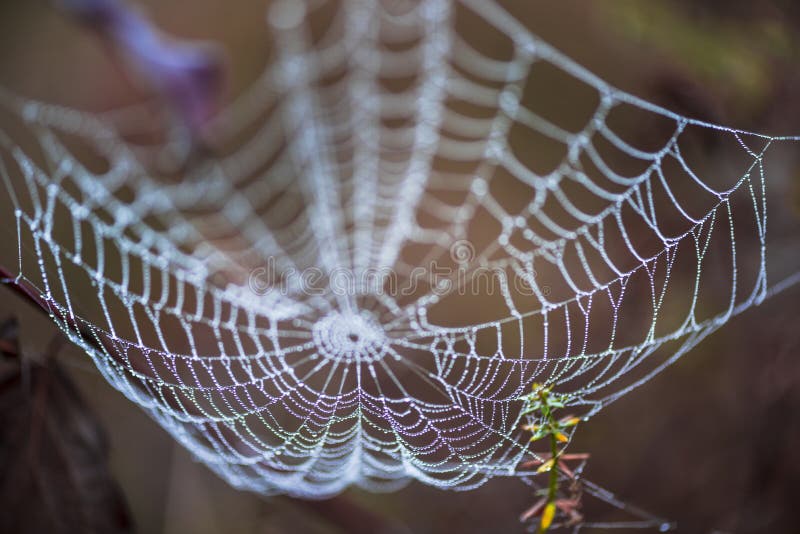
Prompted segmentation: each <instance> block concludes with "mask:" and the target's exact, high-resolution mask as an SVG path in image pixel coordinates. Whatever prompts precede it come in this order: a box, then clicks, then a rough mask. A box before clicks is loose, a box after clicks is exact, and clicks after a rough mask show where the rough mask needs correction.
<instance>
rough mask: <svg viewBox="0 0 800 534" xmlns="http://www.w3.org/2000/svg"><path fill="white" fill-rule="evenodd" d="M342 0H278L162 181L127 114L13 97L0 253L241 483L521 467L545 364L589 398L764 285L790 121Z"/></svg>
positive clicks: (103, 358) (337, 481)
mask: <svg viewBox="0 0 800 534" xmlns="http://www.w3.org/2000/svg"><path fill="white" fill-rule="evenodd" d="M328 7H329V6H328V3H326V2H307V3H305V4H304V3H302V2H294V1H291V2H290V1H283V2H276V3H274V5H273V6H271V8H270V10H269V16H268V22H269V30H270V33H271V35H272V37H273V43H274V51H273V52H274V54H273V59H272V60H271V62H270V64H269V67H268V68H267V70H266V71H265V72H264V74H263V75H262V77H261V78H260V79H259V80H258V81H257V82H256V83H255V84H254V85H253V87H252V88H251V89H250V90H249V91H248V92H246V94H245V95H244V96H242V97H241V98H240V99H239V100H238V101H237V102H235V103H234V104H233V105H232V106H231V108H230V109H227V110H225V111H224V112H223V113H222V114H221V117H219V118H218V119H217V121H216V123H215V125H214V132H215V135H216V137H217V139H216V140H217V142H218V145H219V146H220V147H224V148H223V149H220V150H219V152H218V153H216V154H215V155H211V156H205V157H203V158H201V160H200V161H199V162H196V163H194V164H192V165H191V166H187V167H186V170H185V171H183V172H180V173H177V174H180V176H179V178H178V179H175V176H174V175H175V174H176V173H174V172H173V173H167V172H160V171H158V170H157V166H154V165H144V164H143V163H142V158H141V150H140V149H141V147H139V146H137V145H136V144H135V143H133V142H132V141H130V140H129V139H128V137H126V136H125V135H124V134H125V133H126V132H125V129H126V128H130V127H131V126H130V124H128V123H127V122H126V120H127V119H126V117H128V115H126V112H125V111H124V110H121V111H119V112H118V113H117V114H112V115H108V116H98V115H91V114H87V113H82V112H78V111H75V110H69V109H64V108H60V107H56V106H52V105H47V104H43V103H37V102H32V101H28V100H25V99H21V98H18V97H15V96H11V95H8V94H6V93H3V98H2V102H3V108H4V111H3V113H5V115H6V116H7V117H11V118H9V119H8V121H12V120H15V121H17V122H18V123H19V124H21V125H22V126H21V127H19V128H17V129H14V128H12V127H11V126H8V127H7V128H4V129H3V130H0V140H2V144H1V145H0V146H1V147H2V152H0V153H2V167H0V170H1V171H2V176H3V183H4V189H5V191H6V193H7V198H5V199H4V200H3V202H5V203H6V204H3V211H2V212H0V213H2V217H3V223H4V224H5V225H6V226H7V228H11V229H14V228H16V232H13V231H11V232H8V231H7V232H5V233H4V234H3V239H4V244H3V247H2V248H3V250H2V254H3V256H2V258H3V263H4V264H6V265H9V266H13V265H14V264H16V265H17V266H18V273H16V275H17V277H16V280H17V281H22V282H24V283H25V284H28V285H29V286H30V287H32V288H35V289H34V291H35V292H36V293H37V294H38V296H39V297H40V298H41V299H42V300H43V301H44V302H45V303H46V304H47V306H48V307H49V308H50V309H51V310H52V317H53V319H54V320H55V322H56V323H58V324H59V326H60V327H61V328H62V329H63V330H64V331H65V332H66V333H67V334H68V335H69V336H70V339H71V340H72V341H73V342H75V343H76V344H78V345H80V346H81V347H82V348H83V349H85V350H86V352H87V353H88V354H89V355H90V356H91V357H92V358H93V360H94V362H95V363H96V365H97V367H98V368H99V369H100V371H101V372H102V373H103V374H104V376H105V377H106V378H107V379H108V381H109V382H110V383H111V384H112V385H113V386H114V387H116V388H117V389H119V390H120V391H121V392H123V393H124V394H125V395H127V396H128V397H129V398H130V399H132V400H133V401H134V402H136V403H138V404H139V405H141V406H142V407H143V408H144V409H146V410H147V411H148V412H149V413H150V414H151V415H152V416H153V417H154V418H155V419H156V420H157V421H158V422H159V423H160V424H161V425H162V426H163V427H164V428H165V429H167V430H168V431H169V432H170V433H171V434H172V435H173V436H174V437H175V438H176V439H177V440H179V441H180V442H181V443H182V444H183V445H184V446H185V447H187V448H188V449H189V450H190V451H192V453H193V454H195V455H196V456H197V457H198V458H199V459H200V460H202V461H203V462H205V463H206V464H208V465H209V467H211V468H212V469H213V470H214V471H216V472H217V473H219V475H221V476H222V477H223V478H225V479H226V480H227V481H229V482H230V483H231V484H232V485H234V486H235V487H238V488H246V489H250V490H253V491H257V492H262V493H289V494H293V495H298V496H305V497H324V496H328V495H331V494H334V493H336V492H339V491H341V490H342V489H344V488H345V487H347V486H349V485H353V484H355V485H359V486H362V487H364V488H366V489H369V490H391V489H394V488H397V487H400V486H401V485H403V484H404V483H406V482H407V481H408V480H411V479H417V480H420V481H422V482H425V483H427V484H431V485H435V486H439V487H442V488H459V489H467V488H472V487H475V486H478V485H480V484H482V483H483V482H485V481H486V480H487V479H489V478H491V477H492V476H496V475H518V476H524V475H526V473H525V472H521V471H520V470H518V469H517V466H518V465H519V464H520V462H521V461H523V460H524V459H526V458H530V455H531V451H530V446H529V444H528V443H527V437H528V436H527V435H526V433H525V432H523V431H522V430H521V429H520V426H521V422H522V421H521V417H520V415H519V412H520V408H521V403H520V401H519V400H518V398H519V397H520V396H521V395H523V394H524V393H526V392H527V391H529V388H530V385H531V383H532V382H534V381H536V382H546V383H549V384H552V385H553V387H554V389H555V390H557V391H559V392H561V393H565V394H568V395H569V398H570V399H571V401H570V407H569V408H570V409H571V410H574V411H576V412H581V411H582V412H583V413H584V414H586V415H587V416H588V415H591V414H593V413H595V412H597V411H598V410H599V409H601V408H602V407H603V406H605V405H607V404H608V403H610V402H612V401H613V400H615V399H617V398H618V397H620V396H621V395H623V394H625V393H626V392H628V391H630V390H631V389H632V388H634V387H636V386H637V385H639V384H641V383H643V382H644V381H646V380H647V379H649V378H650V377H652V376H654V375H655V374H656V373H658V372H659V371H660V370H662V369H663V368H664V367H666V366H667V365H669V364H670V363H671V362H673V361H675V360H676V359H677V358H679V357H680V356H681V355H683V354H684V353H686V352H687V351H688V350H689V349H691V348H692V347H694V346H695V345H696V344H697V343H698V342H699V341H701V340H702V339H703V338H705V337H706V336H707V335H708V334H709V333H711V332H713V331H714V330H716V329H717V328H718V327H720V326H721V325H722V324H724V323H725V322H726V321H727V320H728V319H729V318H730V317H731V316H733V315H735V314H737V313H739V312H741V311H743V310H745V309H747V308H749V307H750V306H752V305H754V304H757V303H758V302H760V301H761V300H762V299H763V298H764V297H765V295H766V294H767V293H768V291H770V289H769V286H768V284H767V279H766V264H765V261H766V257H767V256H766V245H765V243H766V238H765V236H766V219H767V211H766V208H767V205H766V197H765V187H766V180H765V168H764V163H763V158H764V155H765V153H766V152H767V150H768V149H769V148H770V147H772V146H774V145H776V144H779V143H783V142H786V141H792V140H796V139H791V138H778V137H769V136H764V135H757V134H751V133H746V132H741V131H737V130H733V129H728V128H724V127H719V126H715V125H710V124H705V123H701V122H698V121H694V120H691V119H688V118H685V117H682V116H678V115H675V114H673V113H670V112H668V111H665V110H663V109H661V108H658V107H656V106H653V105H650V104H648V103H646V102H644V101H641V100H639V99H637V98H635V97H632V96H630V95H628V94H626V93H623V92H621V91H619V90H616V89H614V88H612V87H609V86H608V85H607V84H605V83H604V82H603V81H602V80H600V79H598V78H596V77H595V76H593V75H592V74H590V73H589V72H587V71H586V70H584V69H583V68H581V67H580V66H578V65H576V64H575V63H574V62H572V61H571V60H569V59H568V58H566V57H564V56H563V55H561V54H560V53H559V52H557V51H556V50H554V49H553V48H551V47H550V46H549V45H548V44H546V43H545V42H543V41H542V40H540V39H539V38H538V37H536V36H535V35H532V34H531V33H530V32H529V31H528V30H527V29H526V28H525V26H524V25H523V24H522V23H521V22H519V21H518V20H517V19H515V18H514V17H513V16H511V15H510V14H509V13H507V12H506V11H504V9H503V8H501V7H500V6H499V5H498V4H497V3H495V2H493V1H489V0H460V1H458V2H448V1H444V0H425V1H420V2H418V3H417V2H386V3H377V2H370V1H365V0H364V1H362V0H348V1H344V2H342V3H341V5H339V4H337V5H336V9H335V10H333V11H330V10H328V11H325V10H326V9H327V8H328ZM315 13H322V15H320V17H322V18H326V17H327V19H326V24H324V25H322V29H320V24H315V22H314V16H315ZM487 43H488V44H487ZM539 80H545V81H547V80H549V83H551V85H554V86H555V88H556V92H555V94H557V95H560V96H561V97H563V98H564V99H567V100H569V99H571V98H575V99H576V100H575V102H574V103H573V102H572V101H567V102H562V103H561V104H557V105H553V106H550V105H547V106H544V108H542V109H540V108H541V106H539V107H537V104H538V103H540V100H537V98H538V97H537V95H538V94H539V93H537V92H536V88H537V84H538V83H539ZM562 87H563V93H562V92H561V89H562ZM576 91H577V93H576ZM581 91H582V93H580V92H581ZM578 93H580V94H584V95H587V96H586V98H583V99H582V102H579V101H578V100H577V96H575V95H576V94H578ZM585 102H590V103H591V109H587V112H586V113H582V112H581V111H580V110H579V109H577V108H580V107H581V105H583V104H585ZM626 114H628V115H630V116H631V117H633V118H632V119H630V120H632V121H634V122H635V123H637V124H639V123H641V122H642V121H644V122H646V123H647V124H649V125H650V126H651V128H650V130H648V131H652V132H661V133H663V134H664V135H663V139H659V140H658V141H657V142H655V141H653V139H649V140H646V141H647V143H645V144H649V145H650V146H649V147H648V148H647V149H645V148H640V145H641V143H639V144H637V142H639V141H641V140H642V139H641V136H640V137H639V138H637V139H633V140H630V139H629V140H626V139H624V138H623V134H622V132H621V131H617V129H615V127H614V126H613V124H614V121H615V120H617V119H616V117H623V119H619V120H622V122H621V123H620V124H623V125H624V124H628V125H630V123H625V122H624V117H625V116H626ZM129 118H130V117H128V119H129ZM128 122H129V121H128ZM9 124H10V122H9ZM126 124H127V126H125V125H126ZM621 129H624V128H621ZM21 131H24V134H23V133H20V132H21ZM653 135H654V136H657V135H658V134H653ZM26 136H27V137H26ZM18 137H20V138H22V137H25V139H24V140H21V139H18ZM634 141H636V142H634ZM76 143H77V144H79V145H80V147H78V148H76ZM697 145H704V146H713V147H714V150H715V151H716V152H715V153H718V154H724V156H725V157H724V158H722V159H723V160H724V161H723V162H722V163H721V164H719V163H716V164H712V163H709V162H708V161H704V160H702V159H699V160H696V161H693V160H692V157H693V156H692V154H695V153H696V151H695V150H694V148H695V147H696V146H697ZM81 147H82V148H81ZM87 147H88V149H87ZM231 147H233V148H231ZM87 153H89V154H90V156H87ZM545 160H547V161H545ZM545 167H546V168H545ZM12 215H13V220H12ZM15 254H16V256H17V257H16V258H15V257H14V255H15ZM9 258H12V259H11V260H10V261H9ZM432 265H434V266H436V267H437V268H439V269H440V270H441V269H444V270H443V271H442V272H444V273H446V274H445V275H443V276H440V277H439V278H438V279H436V280H432V278H431V277H430V276H429V275H430V271H431V268H430V266H432ZM267 268H269V269H267ZM420 268H422V269H423V270H422V271H420ZM270 269H271V271H270ZM309 269H316V271H312V272H314V273H318V274H320V277H319V279H318V282H319V283H318V284H317V285H316V286H315V287H314V288H312V289H313V290H311V289H310V288H309V287H308V285H307V284H304V283H303V282H304V280H305V279H303V278H302V277H299V276H295V277H286V280H285V281H284V280H282V285H281V287H280V288H278V285H277V284H276V283H275V280H274V279H272V278H269V276H268V274H265V273H268V272H272V273H278V274H279V275H281V276H282V275H284V274H286V273H308V272H309ZM254 273H255V275H254ZM420 273H424V274H423V275H420ZM343 275H344V276H343ZM343 279H344V280H346V281H348V282H349V285H347V286H346V287H344V290H342V289H343V287H342V286H341V285H337V284H339V282H341V281H342V280H343ZM305 281H307V280H305ZM284 282H285V283H284ZM334 282H336V283H334ZM790 282H791V280H789V282H787V284H788V283H790ZM481 284H483V285H481ZM409 288H410V289H409ZM279 289H280V290H279ZM404 289H408V290H404Z"/></svg>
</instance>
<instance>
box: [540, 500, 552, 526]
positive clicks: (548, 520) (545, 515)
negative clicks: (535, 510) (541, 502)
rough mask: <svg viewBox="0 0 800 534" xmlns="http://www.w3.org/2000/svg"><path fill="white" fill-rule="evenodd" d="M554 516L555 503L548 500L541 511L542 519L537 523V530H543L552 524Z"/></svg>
mask: <svg viewBox="0 0 800 534" xmlns="http://www.w3.org/2000/svg"><path fill="white" fill-rule="evenodd" d="M555 516H556V503H554V502H549V503H547V505H546V506H545V507H544V510H543V511H542V520H541V522H540V523H539V532H545V531H546V530H547V529H548V528H550V525H552V524H553V518H555Z"/></svg>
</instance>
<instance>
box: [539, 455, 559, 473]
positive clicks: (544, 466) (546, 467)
mask: <svg viewBox="0 0 800 534" xmlns="http://www.w3.org/2000/svg"><path fill="white" fill-rule="evenodd" d="M555 463H556V459H555V458H550V459H549V460H547V461H546V462H545V463H543V464H542V465H540V466H539V469H537V470H536V472H537V473H545V472H547V471H550V470H551V469H552V468H553V466H554V465H555Z"/></svg>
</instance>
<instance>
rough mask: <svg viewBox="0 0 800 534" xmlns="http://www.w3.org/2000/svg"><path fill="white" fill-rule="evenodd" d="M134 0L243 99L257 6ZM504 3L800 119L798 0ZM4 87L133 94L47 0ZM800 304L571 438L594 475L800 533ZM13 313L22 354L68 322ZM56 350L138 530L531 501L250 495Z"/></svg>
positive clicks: (663, 72) (741, 120)
mask: <svg viewBox="0 0 800 534" xmlns="http://www.w3.org/2000/svg"><path fill="white" fill-rule="evenodd" d="M137 5H141V6H143V7H144V8H145V9H146V11H147V13H148V14H149V16H150V17H152V19H153V20H154V21H155V22H156V23H157V24H158V26H159V27H161V28H162V29H164V30H165V31H167V32H169V33H171V34H173V35H176V36H181V37H186V38H196V39H204V40H211V41H215V42H218V43H220V44H221V46H222V47H223V48H224V50H225V52H226V58H227V69H228V72H229V80H230V82H229V86H228V89H227V91H228V96H229V97H231V98H232V97H233V96H235V95H236V94H237V93H239V92H240V91H242V90H243V88H245V87H246V86H247V85H248V84H249V83H250V82H252V80H254V79H255V78H256V77H257V76H258V74H259V73H260V72H261V70H262V68H263V67H264V64H265V62H266V59H267V56H268V54H267V50H268V45H267V41H266V38H265V37H264V34H263V25H264V15H263V13H264V11H265V9H264V5H263V3H262V2H256V1H252V0H246V1H245V0H241V1H239V2H237V3H236V4H235V5H234V4H232V3H225V2H221V1H219V0H195V1H193V2H191V4H189V3H188V2H185V1H179V0H161V1H154V0H153V1H149V0H148V1H141V2H137ZM510 8H511V9H512V11H514V12H515V14H517V16H519V17H521V18H523V20H524V21H525V24H526V25H527V26H528V27H530V28H531V29H532V30H533V31H534V32H535V33H537V34H538V35H539V36H540V37H542V38H543V39H545V40H546V41H548V42H549V43H551V44H553V45H554V46H555V47H557V48H559V49H560V50H561V51H563V52H564V53H566V54H567V55H568V56H570V57H572V58H573V59H575V60H577V61H578V62H579V63H581V64H583V65H585V66H586V67H588V68H589V69H590V70H592V71H593V72H594V73H596V74H598V75H599V76H600V77H601V78H603V79H604V80H606V81H608V82H609V83H611V84H612V85H615V86H617V87H619V88H621V89H623V90H626V91H628V92H631V93H633V94H635V95H638V96H641V97H643V98H645V99H647V100H650V101H652V102H655V103H657V104H660V105H663V106H664V107H667V108H668V109H671V110H673V111H676V112H678V113H681V114H684V115H688V116H690V117H694V118H698V119H702V120H708V121H712V122H716V123H721V124H725V125H729V126H733V127H736V128H741V129H745V130H752V131H760V132H767V133H769V134H787V135H788V134H795V135H796V134H800V67H799V66H800V5H798V4H797V3H796V2H792V1H790V0H785V1H779V0H773V1H770V0H752V1H745V0H742V1H730V0H728V1H723V0H707V1H704V2H694V1H691V0H679V1H666V0H651V1H650V2H646V3H645V2H640V1H636V0H616V1H614V2H592V3H589V2H583V1H580V0H562V1H560V2H544V1H535V2H526V3H525V4H524V7H522V6H521V4H516V5H513V4H512V5H510ZM0 84H2V85H3V86H5V87H9V88H11V89H13V90H14V91H16V92H17V93H20V94H23V95H26V96H30V97H33V98H38V99H43V100H46V101H51V102H58V103H62V104H65V105H69V106H74V107H78V108H81V109H88V110H104V109H108V108H112V107H114V106H117V105H121V104H124V103H126V102H128V101H130V100H133V99H135V95H136V90H135V89H134V88H132V87H130V86H129V84H128V83H127V82H126V81H125V80H124V79H121V77H120V76H119V75H118V73H115V71H114V68H113V66H112V65H111V64H110V62H109V60H108V56H107V55H106V54H105V53H104V51H103V50H102V49H101V48H100V47H98V44H97V41H96V40H95V39H94V38H93V37H92V36H91V35H87V34H86V32H85V30H84V29H82V28H81V27H80V26H78V25H76V24H74V23H73V22H71V21H69V20H66V19H65V18H64V16H63V15H62V14H61V13H59V12H56V11H54V10H52V9H51V7H50V6H49V5H48V4H47V3H45V2H43V1H34V2H28V1H21V0H19V1H17V0H5V1H4V2H3V3H2V5H0ZM798 150H800V149H798V148H794V151H795V152H797V151H798ZM798 160H799V158H797V157H796V156H795V157H794V158H792V157H787V161H789V162H790V163H789V164H786V166H785V169H783V171H784V172H783V173H782V175H781V177H780V180H782V182H781V187H780V190H781V191H783V192H784V194H783V198H782V199H781V202H782V203H783V205H782V206H781V207H780V210H782V212H783V213H786V214H788V215H786V216H787V217H792V216H794V217H796V218H797V217H800V167H798V166H797V161H798ZM0 235H2V236H4V237H3V239H5V235H6V234H0ZM795 235H796V234H795ZM6 245H7V243H5V242H3V243H2V246H3V247H5V246H6ZM787 250H788V252H786V254H788V255H794V256H793V257H792V258H790V259H794V260H797V259H800V242H798V246H797V247H796V248H793V247H790V248H788V249H787ZM798 302H800V287H794V288H790V289H789V290H787V291H784V292H782V293H781V294H779V295H777V296H774V297H772V298H770V299H768V300H767V301H766V302H765V303H764V304H762V305H760V306H757V307H755V308H753V309H751V310H749V311H748V312H746V313H744V314H742V315H740V316H738V317H735V318H734V319H732V320H731V321H730V322H729V323H728V324H727V325H726V326H724V327H723V328H722V329H721V331H719V332H717V333H716V334H714V335H713V336H711V337H710V338H709V339H707V340H705V341H704V342H703V343H702V344H701V345H700V346H699V347H698V348H696V349H695V350H693V351H691V352H690V353H689V354H688V355H687V356H685V357H683V358H682V359H681V360H679V361H678V363H677V364H675V365H674V366H672V367H671V368H669V369H667V370H666V371H665V372H663V373H662V374H660V375H659V376H657V377H656V378H655V379H653V380H652V381H651V382H650V383H648V384H647V385H646V386H645V387H642V388H640V389H637V390H634V391H633V392H632V393H630V394H628V395H627V396H625V397H623V398H622V399H621V400H619V401H617V402H615V403H614V404H612V405H611V406H609V407H608V408H607V409H605V410H604V411H603V412H602V413H601V414H600V415H599V416H598V417H595V418H593V419H592V421H591V424H587V425H584V426H582V427H581V428H580V429H579V430H578V432H577V434H576V439H575V441H574V442H573V444H572V445H571V450H572V451H580V452H584V451H585V452H590V453H591V459H590V461H589V463H588V465H587V468H586V471H585V475H586V476H587V478H589V479H590V480H592V481H593V482H595V483H597V484H599V485H601V486H603V487H605V488H607V489H608V490H609V491H611V492H613V493H614V494H615V495H616V496H617V497H618V498H619V499H620V500H621V501H623V502H626V503H629V504H631V505H633V506H636V507H639V508H642V509H644V510H647V511H648V512H651V513H652V514H654V515H656V516H658V517H663V518H665V519H667V520H669V521H671V522H675V523H676V524H677V526H678V532H687V533H695V532H717V533H726V532H730V533H760V532H765V533H791V532H800V519H799V518H798V515H797V513H796V511H795V510H794V507H795V506H796V501H797V496H798V495H800V363H798V358H799V357H800V329H798V324H800V322H798V321H800V307H798V305H797V303H798ZM10 315H15V316H17V317H18V318H19V321H20V324H21V332H20V335H19V338H20V341H21V343H22V350H23V352H25V353H28V354H34V355H35V354H41V353H43V352H44V351H45V345H46V343H47V342H48V340H49V339H50V338H51V337H52V336H55V335H56V329H55V327H54V326H53V325H52V324H51V323H50V322H49V321H48V320H47V319H46V318H45V317H43V316H42V315H41V313H40V312H39V311H38V310H35V309H33V308H32V307H31V306H30V305H29V304H27V303H26V302H24V301H23V300H21V299H19V298H18V297H16V296H13V295H12V293H11V292H10V291H8V290H6V289H5V288H1V287H0V319H2V318H4V317H6V316H10ZM58 358H59V361H60V362H62V364H63V365H64V367H65V368H66V369H67V371H68V373H69V376H70V378H71V379H72V380H73V381H74V382H75V383H76V384H77V385H78V388H79V390H80V394H81V395H82V397H83V398H84V399H85V401H86V403H87V404H88V405H89V407H90V409H91V410H92V411H93V412H94V413H95V414H96V415H97V417H98V419H99V421H100V422H101V423H102V425H103V427H104V428H105V431H106V433H107V436H108V439H109V442H110V451H111V456H110V472H111V473H112V475H113V476H114V477H115V478H116V480H117V481H118V483H119V485H120V487H121V491H122V493H123V494H124V497H125V499H126V501H127V503H128V506H129V509H130V515H131V516H132V518H133V522H134V524H135V528H136V530H137V531H138V532H142V533H150V532H152V533H159V532H163V533H170V534H172V533H184V532H187V533H188V532H191V533H197V534H200V533H220V532H226V533H236V534H238V533H259V534H262V533H263V534H267V533H281V532H308V533H328V532H330V533H333V532H376V531H379V530H386V531H387V532H389V531H399V532H402V531H408V532H415V533H417V532H419V533H444V532H461V533H469V532H475V533H478V532H521V531H523V530H524V528H525V526H524V525H522V524H520V522H519V515H520V513H522V512H523V511H524V510H525V509H526V508H527V507H528V506H530V504H531V503H532V502H533V501H534V500H535V497H534V496H533V495H532V490H531V489H530V488H528V487H527V486H526V485H524V484H523V483H521V482H520V481H518V480H514V479H507V480H506V479H495V480H493V481H491V482H489V483H488V484H486V485H485V486H483V487H481V488H480V489H477V490H474V491H469V492H443V491H440V490H436V489H433V488H430V487H426V486H423V485H421V484H418V483H412V484H410V485H409V486H408V487H407V488H405V489H403V490H401V491H399V492H397V493H393V494H387V495H373V494H368V493H365V492H361V491H357V490H351V491H348V492H346V493H345V494H343V495H342V496H340V497H337V498H336V499H333V500H331V501H322V502H315V503H307V502H302V501H298V500H293V499H289V498H283V497H276V498H263V497H259V496H257V495H252V494H249V493H244V492H239V491H236V490H234V489H233V488H231V487H229V486H228V485H226V484H225V483H224V482H223V481H222V480H220V479H218V478H217V477H216V476H214V475H213V474H212V473H210V472H209V471H208V470H207V469H206V468H205V467H204V466H203V465H201V464H198V463H196V462H194V461H193V460H192V458H191V457H190V455H189V454H188V453H187V452H186V451H185V450H184V449H183V448H181V447H180V446H178V445H177V444H176V443H175V442H174V441H173V440H172V438H171V437H170V436H168V435H167V434H166V432H165V431H163V430H162V429H161V428H160V427H159V426H158V425H157V424H156V423H155V422H154V421H152V420H150V419H149V418H148V417H147V416H146V415H145V414H144V413H143V412H142V411H141V410H140V409H139V408H138V407H137V406H135V405H134V404H132V403H131V402H129V401H128V400H127V399H125V398H124V397H122V395H121V394H119V393H118V392H116V391H115V390H113V389H112V388H111V387H110V386H109V385H108V384H107V383H106V382H105V380H104V379H103V378H102V377H101V376H100V375H99V374H98V372H97V371H96V370H95V369H94V368H93V366H92V364H91V361H90V360H89V359H87V358H86V357H85V356H84V355H83V354H82V353H81V352H80V351H79V350H78V349H76V348H75V347H72V346H69V347H65V348H64V349H63V350H62V351H61V353H60V354H59V356H58ZM1 505H2V503H0V506H1ZM585 508H586V516H587V518H589V519H591V520H593V521H603V520H609V521H611V520H616V519H630V518H631V517H630V516H626V514H624V513H619V512H616V511H613V510H610V508H609V507H608V506H604V505H602V503H593V502H592V501H591V500H587V502H586V507H585ZM612 531H613V529H612Z"/></svg>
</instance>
